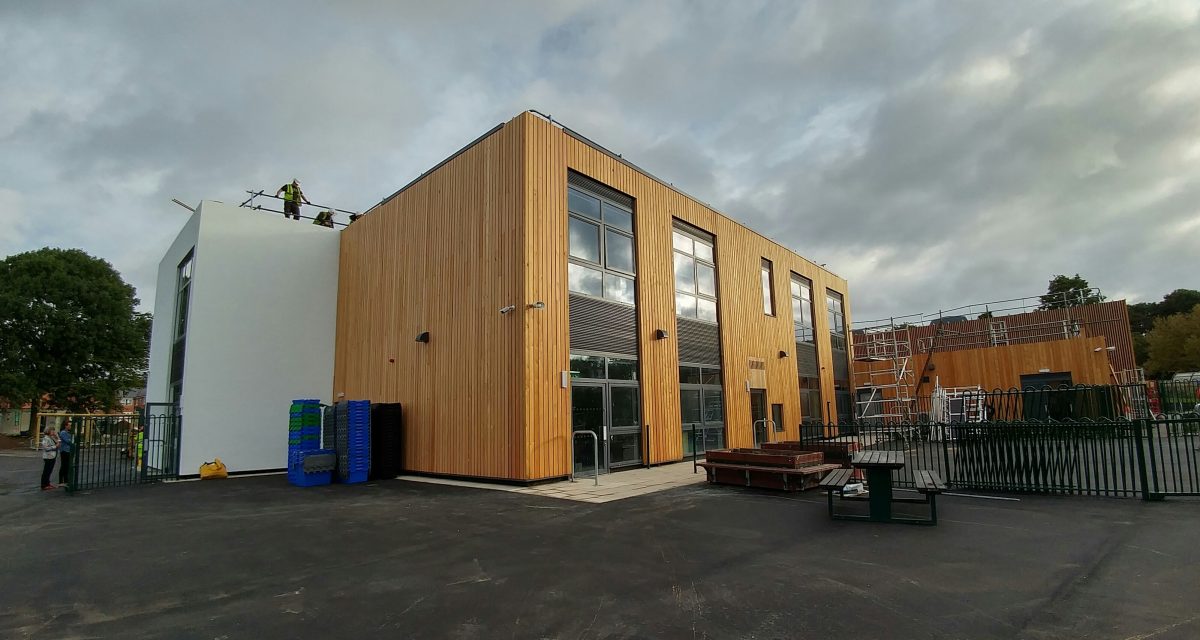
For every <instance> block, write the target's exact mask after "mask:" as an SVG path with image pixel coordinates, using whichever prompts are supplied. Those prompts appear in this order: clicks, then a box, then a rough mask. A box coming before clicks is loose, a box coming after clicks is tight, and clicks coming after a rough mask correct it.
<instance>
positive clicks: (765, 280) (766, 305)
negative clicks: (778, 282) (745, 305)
mask: <svg viewBox="0 0 1200 640" xmlns="http://www.w3.org/2000/svg"><path fill="white" fill-rule="evenodd" d="M771 274H772V268H771V261H770V260H767V259H766V258H763V259H762V296H763V313H765V314H767V315H769V316H773V315H775V292H774V290H773V289H772V287H771Z"/></svg>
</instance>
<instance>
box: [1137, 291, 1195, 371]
mask: <svg viewBox="0 0 1200 640" xmlns="http://www.w3.org/2000/svg"><path fill="white" fill-rule="evenodd" d="M1146 342H1147V344H1148V346H1149V351H1150V360H1149V361H1147V362H1146V365H1145V368H1146V372H1147V373H1150V374H1152V375H1155V376H1160V377H1163V376H1168V375H1171V374H1173V373H1178V372H1180V371H1200V305H1197V306H1196V307H1194V308H1193V309H1192V310H1191V311H1189V312H1187V313H1177V314H1175V315H1172V316H1167V317H1165V318H1159V319H1158V320H1155V321H1154V329H1153V330H1151V331H1150V333H1149V334H1148V335H1147V336H1146Z"/></svg>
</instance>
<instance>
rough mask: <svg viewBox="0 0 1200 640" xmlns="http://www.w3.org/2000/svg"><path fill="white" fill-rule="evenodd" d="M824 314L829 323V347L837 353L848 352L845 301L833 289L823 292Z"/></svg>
mask: <svg viewBox="0 0 1200 640" xmlns="http://www.w3.org/2000/svg"><path fill="white" fill-rule="evenodd" d="M825 314H826V315H825V317H826V320H827V321H828V322H829V344H830V347H831V348H833V349H837V350H839V351H849V343H848V342H847V340H846V338H847V335H846V333H847V328H846V300H845V298H843V297H842V294H840V293H838V292H836V291H834V290H833V289H826V290H825ZM838 345H841V346H838Z"/></svg>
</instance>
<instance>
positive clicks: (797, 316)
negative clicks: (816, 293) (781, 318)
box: [792, 273, 813, 342]
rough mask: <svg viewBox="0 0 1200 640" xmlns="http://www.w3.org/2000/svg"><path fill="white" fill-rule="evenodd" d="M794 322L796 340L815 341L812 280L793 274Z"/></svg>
mask: <svg viewBox="0 0 1200 640" xmlns="http://www.w3.org/2000/svg"><path fill="white" fill-rule="evenodd" d="M792 323H793V324H795V325H796V327H795V328H796V342H812V341H813V300H812V281H811V280H809V279H808V278H805V277H803V276H800V275H797V274H795V273H793V274H792Z"/></svg>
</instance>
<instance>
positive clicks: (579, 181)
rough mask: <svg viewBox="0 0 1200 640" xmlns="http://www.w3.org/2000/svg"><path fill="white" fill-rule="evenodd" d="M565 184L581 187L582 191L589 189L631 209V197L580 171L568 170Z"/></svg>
mask: <svg viewBox="0 0 1200 640" xmlns="http://www.w3.org/2000/svg"><path fill="white" fill-rule="evenodd" d="M567 184H569V185H571V186H572V187H578V188H580V189H583V190H584V191H590V192H591V193H593V194H595V195H598V196H601V197H603V198H608V199H609V200H612V201H613V202H615V203H617V204H619V205H622V206H625V207H627V208H629V209H630V210H632V209H633V198H631V197H629V196H627V195H625V194H623V193H621V192H620V191H617V190H616V189H613V188H612V187H610V186H608V185H605V184H601V183H599V182H596V181H595V180H592V179H591V178H589V177H587V176H585V175H583V174H582V173H575V172H574V171H568V172H567Z"/></svg>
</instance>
